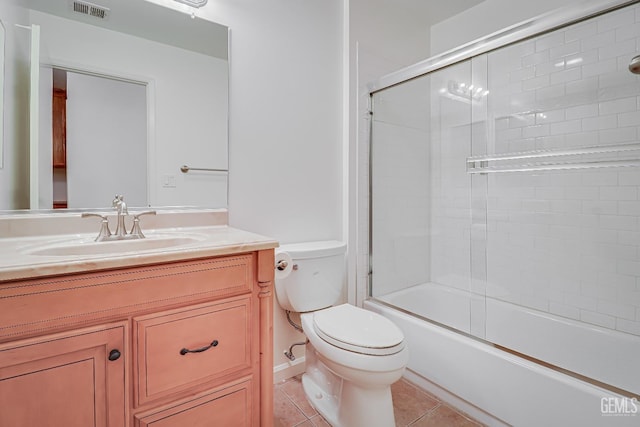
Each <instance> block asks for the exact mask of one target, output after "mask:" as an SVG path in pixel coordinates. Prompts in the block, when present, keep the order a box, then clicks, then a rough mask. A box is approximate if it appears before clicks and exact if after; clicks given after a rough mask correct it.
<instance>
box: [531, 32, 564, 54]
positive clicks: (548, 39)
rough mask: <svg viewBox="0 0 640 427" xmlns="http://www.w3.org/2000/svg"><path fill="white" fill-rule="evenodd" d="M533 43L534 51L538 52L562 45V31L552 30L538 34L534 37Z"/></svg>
mask: <svg viewBox="0 0 640 427" xmlns="http://www.w3.org/2000/svg"><path fill="white" fill-rule="evenodd" d="M535 43H536V52H540V51H543V50H546V49H550V48H552V47H556V46H562V45H563V44H564V32H563V31H554V32H552V33H549V34H547V35H544V36H539V37H537V38H536V39H535Z"/></svg>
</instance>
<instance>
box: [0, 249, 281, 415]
mask: <svg viewBox="0 0 640 427" xmlns="http://www.w3.org/2000/svg"><path fill="white" fill-rule="evenodd" d="M273 265H274V263H273V249H267V250H256V251H251V252H246V253H239V254H231V255H224V256H215V257H207V258H200V259H193V260H183V261H178V262H163V263H157V264H150V265H140V266H128V267H126V268H118V269H109V270H103V271H92V272H91V271H87V272H83V273H75V274H69V275H60V276H51V277H44V278H32V279H24V280H12V281H5V282H0V407H2V410H1V411H0V425H2V426H4V425H42V420H43V419H46V420H47V422H46V424H47V425H64V426H69V427H73V426H79V427H80V426H82V427H85V426H108V427H113V426H136V427H138V426H178V425H189V426H218V425H220V426H227V425H233V426H270V425H272V422H273V394H272V393H273V338H272V331H273V320H272V319H273V318H272V310H273V289H272V288H273Z"/></svg>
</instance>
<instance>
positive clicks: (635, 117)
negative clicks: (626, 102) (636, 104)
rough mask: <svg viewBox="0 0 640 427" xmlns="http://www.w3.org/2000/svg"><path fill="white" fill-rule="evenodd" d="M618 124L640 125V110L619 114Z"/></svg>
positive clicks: (624, 125) (622, 125)
mask: <svg viewBox="0 0 640 427" xmlns="http://www.w3.org/2000/svg"><path fill="white" fill-rule="evenodd" d="M618 126H621V127H626V126H640V111H630V112H628V113H621V114H618Z"/></svg>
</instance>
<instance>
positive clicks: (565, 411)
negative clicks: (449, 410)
mask: <svg viewBox="0 0 640 427" xmlns="http://www.w3.org/2000/svg"><path fill="white" fill-rule="evenodd" d="M364 307H365V308H366V309H369V310H372V311H374V312H377V313H380V314H382V315H384V316H385V317H387V318H389V319H390V320H392V321H393V322H394V323H396V325H398V326H399V327H400V329H402V331H403V332H404V334H405V338H406V340H407V343H408V346H409V352H410V360H409V366H408V368H409V369H411V370H412V371H414V372H416V373H417V374H418V375H420V376H422V377H424V378H426V379H428V380H429V381H430V382H433V383H434V384H437V385H438V386H439V387H440V388H442V389H444V390H446V391H447V392H449V393H451V394H453V395H455V396H457V397H458V398H460V399H462V400H463V401H467V402H468V403H469V404H470V405H473V406H476V407H477V408H479V409H480V410H482V411H485V412H486V413H488V414H491V415H492V416H493V417H496V418H497V419H500V420H503V421H504V422H506V423H509V424H512V425H517V426H531V427H537V426H540V425H549V426H554V425H580V426H584V427H587V426H593V427H599V426H601V425H602V424H603V423H607V425H610V426H612V427H618V426H624V427H627V426H629V427H631V426H637V425H638V422H639V421H640V411H639V413H635V414H631V415H630V416H610V415H603V414H602V409H601V402H602V399H603V398H614V399H622V396H619V395H616V394H614V393H612V392H610V391H608V390H604V389H602V388H599V387H597V386H595V385H593V384H589V383H586V382H584V381H580V380H578V379H576V378H574V377H571V376H568V375H564V374H562V373H560V372H557V371H554V370H552V369H549V368H546V367H543V366H541V365H538V364H536V363H533V362H531V361H528V360H525V359H522V358H519V357H517V356H515V355H512V354H509V353H506V352H504V351H501V350H499V349H496V348H495V347H493V346H491V345H488V344H485V343H482V342H479V341H477V340H474V339H471V338H468V337H466V336H463V335H461V334H458V333H455V332H452V331H449V330H447V329H444V328H441V327H437V326H435V325H433V324H430V323H428V322H424V321H421V320H419V319H416V318H414V317H412V316H409V315H407V314H404V313H401V312H399V311H396V310H393V309H391V308H389V307H386V306H384V305H382V304H378V303H376V302H374V301H365V303H364ZM463 410H464V409H463Z"/></svg>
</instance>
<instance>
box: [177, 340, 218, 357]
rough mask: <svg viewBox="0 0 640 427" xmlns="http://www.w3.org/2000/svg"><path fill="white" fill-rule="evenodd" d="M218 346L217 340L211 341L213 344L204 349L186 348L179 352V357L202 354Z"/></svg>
mask: <svg viewBox="0 0 640 427" xmlns="http://www.w3.org/2000/svg"><path fill="white" fill-rule="evenodd" d="M217 345H218V340H213V342H212V343H211V344H209V345H207V346H205V347H200V348H196V349H195V350H189V349H188V348H183V349H182V350H180V354H181V355H183V356H184V355H185V354H187V353H202V352H203V351H207V350H209V349H210V348H213V347H216V346H217Z"/></svg>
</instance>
